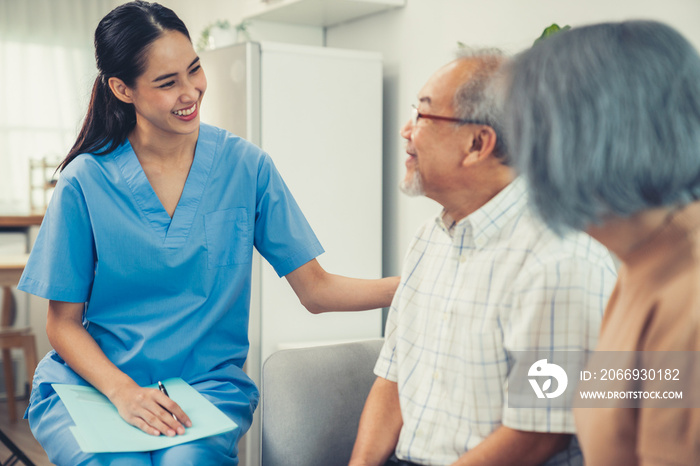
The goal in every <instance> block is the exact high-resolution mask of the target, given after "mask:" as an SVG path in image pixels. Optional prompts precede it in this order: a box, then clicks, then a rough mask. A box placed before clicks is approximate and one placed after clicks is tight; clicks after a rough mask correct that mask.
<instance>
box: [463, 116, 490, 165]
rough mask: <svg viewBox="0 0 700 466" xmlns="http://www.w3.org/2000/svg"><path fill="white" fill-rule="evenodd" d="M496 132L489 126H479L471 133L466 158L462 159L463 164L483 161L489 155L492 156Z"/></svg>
mask: <svg viewBox="0 0 700 466" xmlns="http://www.w3.org/2000/svg"><path fill="white" fill-rule="evenodd" d="M496 139H497V136H496V131H494V129H493V128H491V127H490V126H486V125H482V126H479V127H478V128H477V129H476V130H475V131H474V132H473V133H472V137H471V141H470V144H469V147H468V148H467V156H466V157H465V158H464V163H465V164H468V163H473V162H476V161H479V160H484V159H485V158H486V157H488V156H489V155H491V154H493V151H494V149H495V148H496Z"/></svg>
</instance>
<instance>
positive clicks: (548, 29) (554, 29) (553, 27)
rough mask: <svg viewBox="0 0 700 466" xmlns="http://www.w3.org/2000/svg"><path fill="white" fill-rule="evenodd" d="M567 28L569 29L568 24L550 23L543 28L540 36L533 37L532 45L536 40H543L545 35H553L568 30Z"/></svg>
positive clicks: (535, 43)
mask: <svg viewBox="0 0 700 466" xmlns="http://www.w3.org/2000/svg"><path fill="white" fill-rule="evenodd" d="M569 29H571V26H569V25H566V26H564V27H559V25H558V24H557V23H552V25H551V26H548V27H546V28H544V31H543V32H542V35H541V36H540V37H538V38H537V39H535V42H534V43H533V44H532V45H533V46H534V45H537V43H538V42H541V41H543V40H544V39H546V38H547V37H549V36H551V35H554V34H556V33H558V32H562V31H568V30H569Z"/></svg>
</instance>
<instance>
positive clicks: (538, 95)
mask: <svg viewBox="0 0 700 466" xmlns="http://www.w3.org/2000/svg"><path fill="white" fill-rule="evenodd" d="M509 81H510V90H509V95H508V96H507V98H506V106H505V123H506V131H507V132H506V134H507V137H508V141H509V143H510V148H511V156H512V157H513V159H514V163H515V165H516V166H517V167H518V169H519V170H520V171H522V172H523V173H525V174H526V176H527V178H528V180H529V182H530V187H531V191H532V199H533V200H534V203H535V206H536V208H537V210H538V211H539V213H540V214H541V215H542V217H543V218H544V219H545V221H546V222H547V223H548V224H549V225H550V226H551V227H552V228H554V229H555V230H557V231H560V232H561V231H563V230H565V229H566V228H575V229H579V230H585V229H586V228H587V227H588V226H590V225H592V224H599V223H601V222H602V221H604V220H605V218H606V217H610V216H616V217H628V216H630V215H633V214H635V213H637V212H640V211H642V210H646V209H649V208H654V207H662V206H673V205H682V204H684V203H688V202H690V201H693V200H695V199H698V198H700V56H698V52H697V51H696V50H695V49H694V48H693V47H692V45H691V44H690V43H689V42H688V41H687V40H686V39H684V38H683V37H682V36H681V35H680V34H679V33H678V32H676V31H675V30H674V29H672V28H670V27H669V26H666V25H664V24H660V23H657V22H652V21H629V22H623V23H607V24H597V25H591V26H586V27H581V28H577V29H572V30H571V31H567V32H561V33H559V34H557V35H554V36H552V37H549V38H547V39H546V40H544V41H542V42H541V43H539V44H537V45H535V46H534V47H533V48H532V49H530V50H529V51H526V52H524V53H522V54H521V55H520V56H518V57H516V58H515V60H514V61H513V63H512V64H511V66H510V69H509Z"/></svg>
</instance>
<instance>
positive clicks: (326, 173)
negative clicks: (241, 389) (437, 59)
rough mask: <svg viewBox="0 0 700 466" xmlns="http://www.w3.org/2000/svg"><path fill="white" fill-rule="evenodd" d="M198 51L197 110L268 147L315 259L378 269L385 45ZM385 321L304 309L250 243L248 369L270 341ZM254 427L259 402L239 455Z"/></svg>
mask: <svg viewBox="0 0 700 466" xmlns="http://www.w3.org/2000/svg"><path fill="white" fill-rule="evenodd" d="M200 57H201V63H202V66H203V68H204V71H205V73H206V76H207V80H208V89H207V93H206V95H205V98H204V103H203V105H202V120H203V121H204V122H207V123H211V124H213V125H215V126H219V127H221V128H224V129H227V130H229V131H231V132H232V133H234V134H237V135H239V136H242V137H244V138H246V139H248V140H249V141H251V142H253V143H255V144H257V145H259V146H260V147H261V148H262V149H263V150H265V151H266V152H268V153H269V154H270V156H271V157H272V160H273V161H274V163H275V165H276V166H277V168H278V170H279V171H280V173H281V175H282V177H283V178H284V180H285V182H286V183H287V185H288V186H289V188H290V190H291V192H292V194H293V195H294V197H295V199H296V200H297V202H298V203H299V205H300V207H301V209H302V211H303V212H304V214H305V216H306V218H307V219H308V220H309V223H310V224H311V226H312V228H313V229H314V232H315V233H316V235H317V236H318V238H319V240H320V241H321V244H322V245H323V247H324V248H325V250H326V252H325V253H324V254H322V255H321V256H319V258H318V260H319V262H320V263H321V265H322V266H323V267H324V268H325V269H326V270H327V271H329V272H331V273H337V274H341V275H347V276H352V277H359V278H379V277H380V276H381V272H382V247H381V241H382V231H381V226H382V64H381V56H380V55H379V54H376V53H371V52H360V51H352V50H340V49H330V48H326V47H310V46H298V45H289V44H277V43H265V42H263V43H254V42H247V43H243V44H236V45H233V46H229V47H224V48H220V49H215V50H210V51H205V52H202V53H201V54H200ZM381 322H382V316H381V310H372V311H366V312H353V313H334V314H322V315H311V314H310V313H308V312H307V311H306V310H305V309H304V308H303V307H302V306H301V304H300V303H299V300H298V299H297V297H296V295H295V294H294V293H293V291H292V289H291V287H290V286H289V284H288V283H287V281H286V280H285V279H283V278H278V277H277V275H276V274H275V272H274V270H273V269H272V267H270V266H269V264H267V262H265V261H264V259H261V258H260V256H258V255H257V253H256V258H255V260H254V263H253V293H252V302H251V315H250V325H249V332H248V334H249V338H250V351H249V356H248V360H247V363H246V371H247V373H248V374H249V375H250V376H251V378H252V379H253V380H254V381H255V382H256V384H258V386H260V378H261V377H260V375H261V369H262V364H263V363H264V361H265V359H267V357H268V356H270V354H272V353H273V352H274V351H277V350H279V349H283V348H287V347H294V346H310V345H315V344H322V343H332V342H341V341H350V340H362V339H369V338H377V337H379V336H380V335H381V332H382V329H381V325H382V324H381ZM262 403H264V400H262ZM259 409H260V408H258V413H259ZM260 428H261V426H260V423H259V414H256V416H255V419H254V422H253V426H252V427H251V429H250V432H249V434H248V435H247V436H246V438H245V439H244V442H241V445H240V448H241V455H240V460H241V465H242V466H257V465H259V464H260Z"/></svg>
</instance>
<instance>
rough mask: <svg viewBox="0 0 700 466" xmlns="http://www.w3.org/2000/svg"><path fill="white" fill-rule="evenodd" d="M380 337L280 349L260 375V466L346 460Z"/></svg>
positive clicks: (318, 465)
mask: <svg viewBox="0 0 700 466" xmlns="http://www.w3.org/2000/svg"><path fill="white" fill-rule="evenodd" d="M382 343H383V340H369V341H362V342H353V343H344V344H338V345H330V346H318V347H311V348H301V349H292V350H283V351H278V352H277V353H274V354H273V355H272V356H270V357H269V358H268V359H267V361H266V362H265V364H264V366H263V377H262V466H335V465H343V466H346V465H347V464H348V460H349V459H350V454H351V452H352V447H353V444H354V442H355V436H356V434H357V426H358V424H359V421H360V414H361V413H362V408H363V407H364V403H365V399H366V398H367V394H368V393H369V390H370V388H371V387H372V384H373V383H374V380H375V378H376V377H375V375H374V373H373V371H372V369H373V368H374V364H375V362H376V360H377V357H378V355H379V350H380V349H381V346H382Z"/></svg>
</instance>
